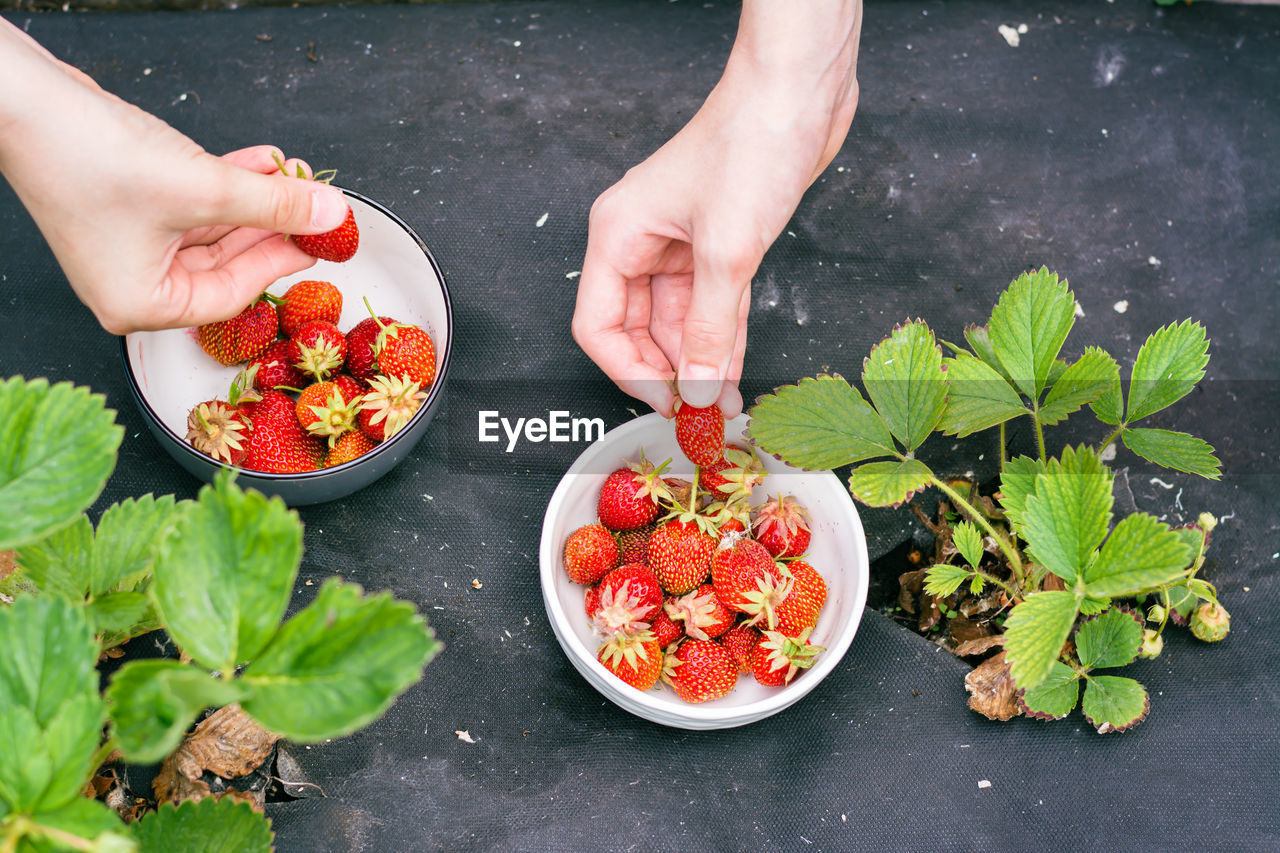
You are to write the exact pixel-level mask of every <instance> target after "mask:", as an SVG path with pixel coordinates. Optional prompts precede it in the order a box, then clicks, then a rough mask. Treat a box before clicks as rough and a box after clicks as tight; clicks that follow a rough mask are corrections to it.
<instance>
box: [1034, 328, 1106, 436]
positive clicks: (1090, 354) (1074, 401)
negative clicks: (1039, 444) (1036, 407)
mask: <svg viewBox="0 0 1280 853" xmlns="http://www.w3.org/2000/svg"><path fill="white" fill-rule="evenodd" d="M1050 379H1051V380H1052V384H1051V385H1050V387H1049V393H1048V395H1047V396H1046V397H1045V398H1044V405H1042V406H1041V407H1040V411H1039V413H1038V417H1039V418H1040V423H1041V424H1043V425H1045V426H1051V425H1053V424H1056V423H1058V421H1061V420H1062V419H1063V418H1065V417H1066V416H1067V415H1069V414H1071V413H1072V412H1074V411H1076V410H1077V409H1079V408H1080V407H1081V406H1083V405H1085V404H1086V403H1091V402H1093V401H1094V400H1096V399H1098V398H1099V397H1100V396H1102V395H1103V394H1105V393H1106V392H1107V391H1108V390H1110V389H1111V388H1113V387H1115V386H1116V385H1117V384H1118V383H1119V382H1120V365H1118V364H1116V360H1115V359H1114V358H1112V357H1111V356H1110V355H1108V354H1107V353H1106V352H1104V351H1102V350H1100V349H1098V348H1097V347H1089V348H1088V349H1086V350H1085V351H1084V354H1083V355H1081V356H1080V358H1078V359H1076V360H1075V362H1073V363H1072V364H1071V366H1070V367H1068V368H1067V369H1066V370H1064V371H1063V372H1062V375H1061V376H1059V377H1057V378H1056V379H1054V378H1053V377H1050Z"/></svg>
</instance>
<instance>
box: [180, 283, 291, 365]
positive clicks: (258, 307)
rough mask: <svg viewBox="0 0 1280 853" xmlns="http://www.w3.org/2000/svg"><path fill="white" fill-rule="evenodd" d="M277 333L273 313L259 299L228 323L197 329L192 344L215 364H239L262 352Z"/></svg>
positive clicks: (223, 321)
mask: <svg viewBox="0 0 1280 853" xmlns="http://www.w3.org/2000/svg"><path fill="white" fill-rule="evenodd" d="M278 330H279V321H277V319H276V309H275V308H273V307H272V305H271V303H270V302H267V301H266V300H265V299H259V300H257V301H255V302H254V303H253V304H252V305H250V306H249V307H248V308H246V309H244V310H243V311H241V312H240V313H239V314H237V315H236V316H234V317H232V318H231V319H230V320H222V321H220V322H217V323H206V324H204V325H203V326H200V327H199V328H197V329H196V340H198V341H199V342H200V349H202V350H204V351H205V352H207V353H208V354H209V355H211V356H212V357H213V358H214V359H216V360H217V362H218V363H219V364H224V365H231V364H240V363H241V362H245V361H248V360H249V359H251V358H254V357H255V356H257V355H258V354H259V353H261V352H262V351H263V350H264V349H266V348H267V347H268V346H269V345H270V344H271V342H272V341H274V340H275V339H276V333H277V331H278Z"/></svg>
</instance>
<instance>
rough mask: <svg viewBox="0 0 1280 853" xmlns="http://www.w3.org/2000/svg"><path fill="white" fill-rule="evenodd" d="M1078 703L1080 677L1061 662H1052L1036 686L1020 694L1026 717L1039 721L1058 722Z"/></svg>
mask: <svg viewBox="0 0 1280 853" xmlns="http://www.w3.org/2000/svg"><path fill="white" fill-rule="evenodd" d="M1078 701H1080V676H1079V675H1077V674H1076V672H1075V670H1073V669H1072V668H1071V667H1069V666H1067V665H1066V664H1065V663H1062V662H1061V661H1054V662H1053V665H1052V666H1051V667H1049V674H1048V675H1046V676H1045V677H1044V681H1041V682H1040V683H1039V684H1038V685H1036V686H1035V687H1033V688H1031V689H1030V690H1028V691H1026V692H1024V693H1023V694H1022V705H1023V708H1024V710H1025V711H1026V714H1027V716H1029V717H1036V718H1037V719H1041V720H1060V719H1062V718H1063V717H1065V716H1066V715H1067V714H1070V713H1071V710H1072V709H1073V708H1075V706H1076V702H1078Z"/></svg>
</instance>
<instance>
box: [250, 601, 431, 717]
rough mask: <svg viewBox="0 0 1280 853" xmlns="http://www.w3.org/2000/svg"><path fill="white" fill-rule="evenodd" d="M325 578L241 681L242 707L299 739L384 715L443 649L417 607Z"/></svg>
mask: <svg viewBox="0 0 1280 853" xmlns="http://www.w3.org/2000/svg"><path fill="white" fill-rule="evenodd" d="M362 594H363V590H362V589H361V588H360V587H359V586H358V585H356V584H348V583H342V582H341V581H339V580H337V579H336V578H331V579H329V580H327V581H325V583H324V586H322V587H321V588H320V592H319V594H318V595H317V596H316V599H315V601H313V602H312V603H311V604H309V605H308V606H307V607H305V608H303V609H302V610H301V611H300V612H299V613H298V614H297V615H295V616H294V617H293V618H292V619H290V620H289V621H288V622H286V623H285V624H284V626H283V627H281V629H280V632H279V633H278V634H277V635H276V637H275V639H274V640H273V641H272V642H271V644H270V645H269V646H267V648H265V649H264V650H263V652H262V654H261V656H259V657H258V659H257V660H255V661H253V663H251V664H249V666H248V667H246V668H245V670H244V673H243V675H242V676H241V678H240V682H241V684H242V685H243V686H244V687H245V689H246V695H245V697H244V699H243V700H242V701H241V703H240V704H241V707H242V708H244V710H245V712H246V713H248V714H249V715H250V716H252V717H253V718H254V719H256V720H257V721H258V722H260V723H262V724H263V725H264V726H266V727H267V728H268V729H270V730H271V731H273V732H277V733H279V734H282V735H284V736H285V737H287V738H290V739H291V740H295V741H299V742H314V741H318V740H323V739H324V738H330V737H338V736H340V735H344V734H348V733H349V732H353V731H355V730H356V729H358V728H360V727H362V726H364V725H366V724H368V723H369V722H370V721H372V720H374V719H376V718H377V717H379V716H380V715H381V714H382V713H383V712H384V711H385V710H386V709H387V708H388V707H389V706H390V705H391V703H392V702H393V701H395V698H396V697H397V696H399V695H400V693H401V692H403V691H404V690H405V689H406V688H408V687H409V686H410V685H412V684H414V683H416V682H417V681H418V680H419V679H420V678H421V677H422V669H423V667H424V666H426V665H427V663H428V662H429V661H430V660H431V658H432V657H434V656H435V654H436V652H438V651H439V650H440V648H442V646H441V644H440V643H439V642H437V641H436V639H435V635H434V634H433V633H432V631H431V629H430V628H429V627H427V623H426V620H425V619H423V618H422V616H421V615H419V614H418V613H417V611H416V610H415V609H414V607H413V605H411V604H409V603H408V602H406V601H397V600H395V599H393V598H392V597H391V595H390V594H389V593H380V594H378V595H374V596H369V597H362Z"/></svg>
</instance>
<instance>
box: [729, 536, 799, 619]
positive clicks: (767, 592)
mask: <svg viewBox="0 0 1280 853" xmlns="http://www.w3.org/2000/svg"><path fill="white" fill-rule="evenodd" d="M711 582H712V583H713V584H714V585H715V588H716V595H718V596H719V597H720V601H721V602H722V603H723V604H724V606H725V607H728V608H729V609H730V610H736V611H738V612H739V613H746V614H748V615H750V616H752V617H755V618H760V617H761V614H762V612H764V611H765V610H768V611H769V613H770V614H772V612H773V609H774V608H775V607H776V605H777V604H779V603H781V601H782V600H783V599H784V598H785V597H786V593H785V590H784V589H783V577H782V572H781V570H780V569H779V568H778V567H777V565H776V564H775V563H774V561H773V555H772V554H770V553H769V552H768V550H767V549H766V548H765V547H764V546H763V545H761V544H760V543H759V542H756V541H755V540H754V539H749V538H747V537H746V536H743V535H742V534H738V533H731V534H728V535H727V536H724V537H723V538H722V539H721V540H720V542H719V545H718V546H717V547H716V550H715V553H714V554H713V555H712V558H711ZM774 624H775V623H773V622H770V623H769V627H770V628H772V627H773V625H774Z"/></svg>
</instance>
